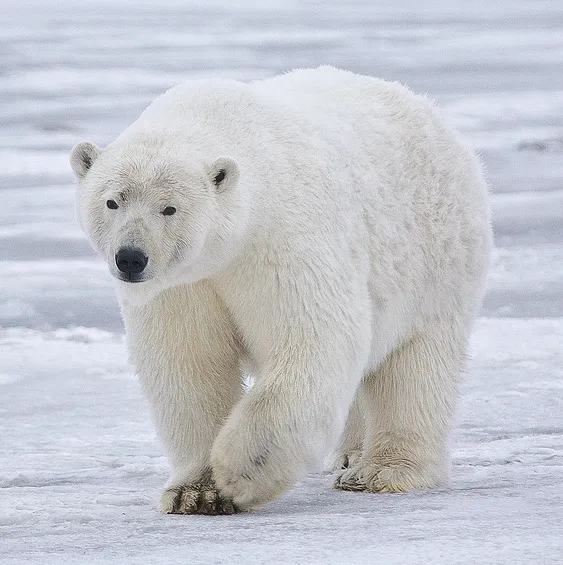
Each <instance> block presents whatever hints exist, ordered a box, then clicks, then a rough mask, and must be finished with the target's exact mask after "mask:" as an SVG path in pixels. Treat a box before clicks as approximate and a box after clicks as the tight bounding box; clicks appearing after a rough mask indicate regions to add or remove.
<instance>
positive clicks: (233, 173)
mask: <svg viewBox="0 0 563 565" xmlns="http://www.w3.org/2000/svg"><path fill="white" fill-rule="evenodd" d="M207 174H208V175H209V179H210V180H211V183H212V184H213V186H215V188H216V190H217V192H225V191H226V190H228V189H229V188H231V187H233V186H235V184H236V183H237V181H238V178H239V169H238V164H237V162H236V161H235V160H234V159H231V158H230V157H219V158H218V159H216V160H215V161H214V162H213V163H212V164H211V165H210V166H209V167H208V168H207Z"/></svg>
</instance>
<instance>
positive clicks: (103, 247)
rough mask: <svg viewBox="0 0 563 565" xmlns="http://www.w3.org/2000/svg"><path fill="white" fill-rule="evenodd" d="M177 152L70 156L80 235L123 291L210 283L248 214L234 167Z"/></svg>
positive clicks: (89, 148)
mask: <svg viewBox="0 0 563 565" xmlns="http://www.w3.org/2000/svg"><path fill="white" fill-rule="evenodd" d="M182 149H183V148H182V147H181V146H180V147H178V146H177V145H175V146H174V147H171V146H168V145H166V144H165V143H163V142H162V141H160V140H158V139H154V140H147V139H143V140H139V141H136V142H132V141H130V140H129V141H128V142H122V143H114V144H112V145H110V146H108V147H107V148H106V149H105V150H102V149H100V148H99V147H97V146H96V145H94V144H92V143H88V142H83V143H79V144H78V145H76V146H75V147H74V148H73V150H72V152H71V155H70V163H71V166H72V169H73V171H74V173H75V175H76V177H77V179H78V181H79V186H78V193H77V214H78V218H79V221H80V223H81V225H82V228H83V229H84V231H85V233H86V235H87V236H88V238H89V239H90V242H91V243H92V245H93V246H94V248H95V249H96V250H97V251H98V252H99V253H101V254H102V255H103V256H104V257H105V259H106V260H107V262H108V265H109V269H110V271H111V273H112V275H113V276H115V277H116V278H117V279H118V280H119V281H121V283H123V285H120V286H123V287H127V288H129V289H130V290H131V291H132V290H133V289H132V287H133V286H135V287H136V289H135V290H136V291H137V290H140V287H143V288H144V289H147V290H148V289H149V288H151V289H153V288H154V289H158V290H161V289H164V288H167V287H170V286H176V285H178V284H183V283H189V282H196V281H197V280H201V279H203V278H208V277H210V276H213V275H214V274H217V273H218V272H220V271H221V269H224V268H226V266H227V265H228V264H229V263H230V261H231V260H232V259H233V256H234V255H235V254H236V251H237V248H238V246H239V243H240V242H241V241H242V238H243V235H244V226H245V224H246V222H245V219H246V217H247V215H248V210H247V209H246V208H247V206H245V205H244V198H240V194H239V192H240V191H239V190H238V188H239V187H238V184H239V167H238V165H237V163H236V161H235V160H234V159H232V158H229V157H217V158H212V159H206V158H204V157H202V156H201V155H200V156H197V155H196V154H194V153H193V148H189V149H188V148H186V151H185V152H184V151H182ZM131 283H142V284H139V285H133V284H131ZM151 294H152V292H151Z"/></svg>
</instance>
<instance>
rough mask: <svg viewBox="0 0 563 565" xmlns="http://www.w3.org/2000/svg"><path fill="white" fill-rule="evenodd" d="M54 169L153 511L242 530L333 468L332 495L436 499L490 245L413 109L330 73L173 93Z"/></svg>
mask: <svg viewBox="0 0 563 565" xmlns="http://www.w3.org/2000/svg"><path fill="white" fill-rule="evenodd" d="M70 160H71V165H72V168H73V170H74V172H75V174H76V176H77V178H78V181H79V183H78V184H79V186H78V196H77V209H78V216H79V219H80V222H81V225H82V226H83V229H84V230H85V232H86V234H87V236H88V238H89V239H90V241H91V242H92V244H93V245H94V247H95V248H96V249H97V250H98V251H99V252H100V253H101V254H102V255H103V256H104V257H105V259H106V260H107V262H108V265H109V269H110V271H111V273H112V274H113V275H114V276H115V278H116V279H117V295H118V299H119V302H120V307H121V311H122V315H123V319H124V323H125V328H126V334H127V342H128V348H129V352H130V357H131V360H132V362H133V364H134V366H135V368H136V371H137V372H138V375H139V378H140V382H141V386H142V389H143V391H144V393H145V394H146V396H147V397H148V400H149V403H150V406H151V410H152V416H153V419H154V422H155V424H156V427H157V431H158V434H159V436H160V438H161V439H162V442H163V444H164V446H165V449H166V451H167V454H168V456H169V459H170V463H171V466H172V470H173V471H172V475H171V477H170V480H169V482H168V484H167V485H166V487H165V490H164V494H163V495H162V498H161V509H162V511H164V512H167V513H179V514H194V513H201V514H230V513H233V512H236V511H241V510H248V509H250V508H252V507H256V506H258V505H260V504H263V503H265V502H267V501H270V500H272V499H274V498H275V497H277V496H279V495H280V494H281V493H283V492H284V491H286V490H287V489H288V488H290V487H291V486H292V485H293V484H294V483H295V481H296V480H298V479H299V478H300V477H301V476H302V475H303V474H304V473H305V472H306V471H307V470H308V469H310V468H311V466H312V465H313V464H314V463H315V462H316V461H319V460H320V459H321V458H322V457H323V456H324V455H326V453H327V452H329V451H330V449H331V448H336V457H335V460H336V464H335V465H336V467H337V468H338V476H337V478H336V483H335V486H336V487H337V488H339V489H345V490H354V491H367V492H389V493H391V492H403V491H409V490H411V489H419V488H425V487H435V486H437V485H440V484H442V483H443V482H444V481H445V480H446V478H447V474H448V457H447V451H448V450H447V442H448V433H449V430H450V428H451V425H452V419H453V416H454V408H455V404H456V396H457V392H458V381H459V375H460V369H461V368H462V366H463V361H464V357H465V355H466V351H467V341H468V335H469V332H470V329H471V325H472V322H473V320H474V317H475V314H476V310H477V308H478V306H479V303H480V300H481V297H482V294H483V286H484V279H485V274H486V271H487V268H488V262H489V255H490V248H491V228H490V218H489V207H488V203H487V200H488V198H487V188H486V183H485V181H484V180H483V176H482V172H481V168H480V165H479V163H478V161H477V159H476V157H475V156H474V155H473V153H472V152H471V151H470V150H469V149H468V147H467V146H466V145H465V144H464V143H463V142H462V141H461V140H460V138H459V137H458V135H457V134H456V133H454V132H453V131H452V129H451V128H450V127H449V126H448V125H446V123H445V121H444V119H443V118H442V117H440V115H439V113H438V111H437V110H436V108H435V106H434V105H433V104H432V103H431V102H430V101H428V100H427V99H426V98H425V97H421V96H418V95H415V94H413V93H412V92H411V91H410V90H408V89H407V88H405V87H403V86H401V85H399V84H395V83H389V82H386V81H383V80H379V79H375V78H371V77H366V76H359V75H356V74H353V73H351V72H348V71H343V70H338V69H335V68H332V67H320V68H318V69H305V70H297V71H293V72H290V73H287V74H284V75H282V76H278V77H275V78H270V79H267V80H261V81H256V82H252V83H250V84H245V83H241V82H237V81H231V80H219V79H212V80H191V81H188V82H186V83H185V84H181V85H179V86H176V87H174V88H172V89H171V90H169V91H168V92H166V93H165V94H163V95H162V96H160V97H159V98H157V99H156V100H155V101H154V102H153V103H152V104H151V105H150V106H149V107H148V108H147V109H146V110H145V111H144V112H143V114H142V115H141V116H140V118H139V119H138V120H137V121H136V122H134V123H133V124H132V125H131V126H130V127H129V128H128V129H126V130H125V132H124V133H122V134H121V135H120V136H119V137H118V138H117V139H116V140H115V141H114V142H113V143H111V144H110V145H108V146H107V147H106V148H105V149H104V150H101V149H100V148H98V147H97V146H96V145H94V144H91V143H86V142H84V143H80V144H78V145H77V146H76V147H74V149H73V150H72V153H71V158H70ZM248 367H250V370H251V372H252V374H253V375H255V376H256V382H255V384H254V386H253V387H252V388H251V389H250V390H247V391H245V390H244V379H243V377H244V373H245V368H248Z"/></svg>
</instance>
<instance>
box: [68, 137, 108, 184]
mask: <svg viewBox="0 0 563 565" xmlns="http://www.w3.org/2000/svg"><path fill="white" fill-rule="evenodd" d="M101 152H102V150H101V149H100V148H99V147H98V146H97V145H94V144H93V143H89V142H87V141H84V142H82V143H79V144H78V145H75V146H74V147H73V148H72V151H71V152H70V166H71V167H72V170H73V171H74V174H75V175H76V176H77V177H78V178H79V179H83V178H84V177H85V176H86V173H87V172H88V171H89V170H90V167H91V166H92V165H93V164H94V161H95V160H96V159H97V158H98V157H99V156H100V153H101Z"/></svg>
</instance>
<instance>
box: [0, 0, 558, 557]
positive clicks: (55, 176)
mask: <svg viewBox="0 0 563 565" xmlns="http://www.w3.org/2000/svg"><path fill="white" fill-rule="evenodd" d="M2 8H3V9H2V11H0V54H1V55H0V77H1V79H0V104H1V107H2V112H1V113H0V273H1V278H0V438H1V439H0V563H1V564H2V565H4V564H19V563H22V564H24V563H32V562H33V563H37V562H38V563H42V564H47V565H49V564H60V563H62V562H65V563H68V564H69V565H70V564H75V563H76V564H78V563H80V564H83V563H84V562H88V563H91V564H92V565H95V564H98V563H99V564H102V563H104V564H106V563H115V564H122V563H127V564H137V563H138V564H151V565H152V564H159V563H170V562H172V561H178V560H179V559H180V560H182V561H184V562H187V563H190V564H191V563H193V564H200V563H201V564H203V563H211V564H222V563H225V564H226V563H229V564H232V563H235V564H238V563H240V564H244V565H247V564H248V565H253V564H257V563H287V564H307V565H309V564H314V565H316V564H351V565H362V564H364V563H365V564H370V565H371V564H373V563H384V564H391V565H395V564H397V565H399V564H407V563H408V564H413V563H417V564H419V563H420V564H426V563H428V564H432V565H440V564H444V565H450V564H468V565H469V564H475V563H479V564H494V565H501V564H505V563H506V564H511V565H518V564H522V565H524V564H526V565H527V564H529V563H541V564H542V565H544V564H545V565H549V564H559V563H563V534H562V533H561V532H562V529H561V526H560V525H559V522H560V519H561V516H562V515H563V479H562V477H563V420H562V414H563V348H562V347H561V345H562V343H563V285H562V281H563V186H562V179H563V159H562V154H563V112H562V110H563V72H562V71H563V69H562V65H561V61H562V56H563V39H562V38H563V6H562V5H561V2H560V1H559V0H537V1H534V2H519V1H517V0H503V1H499V2H487V1H485V0H466V1H463V2H462V1H461V0H455V1H454V0H452V1H448V0H437V1H436V2H432V3H413V2H409V1H408V0H398V1H397V2H390V1H384V0H376V1H370V0H355V1H354V2H350V1H344V0H327V1H325V2H323V3H314V2H297V1H295V2H282V0H267V1H264V0H261V1H260V2H257V1H247V0H245V1H241V2H237V3H233V2H232V0H229V1H227V0H214V1H212V2H203V1H199V2H197V1H193V0H190V1H179V0H175V1H173V0H163V1H161V2H158V3H153V2H148V1H140V2H135V1H133V0H119V1H110V0H87V1H85V2H81V3H79V4H76V3H75V2H74V1H71V0H59V1H55V0H44V1H41V2H40V1H39V0H30V1H29V2H26V3H18V2H10V1H9V0H8V1H6V2H4V5H3V6H2ZM30 14H32V16H31V15H30ZM320 63H331V64H336V65H340V66H343V67H346V68H349V69H351V70H354V71H357V72H366V73H370V74H376V75H379V76H382V77H384V78H389V79H393V80H401V81H403V82H406V83H407V84H410V85H411V86H412V87H413V88H415V89H416V90H419V91H425V92H428V93H429V94H430V95H431V96H433V97H435V98H437V100H438V101H439V103H440V104H441V106H442V107H443V108H444V109H445V111H446V113H447V114H448V116H449V117H450V119H451V121H452V122H453V123H454V124H455V125H456V126H457V127H458V128H459V129H460V130H461V131H462V132H463V134H464V135H465V136H466V137H467V139H468V140H469V141H470V142H471V143H472V144H473V146H474V147H475V148H476V149H477V150H478V151H479V152H480V153H481V155H482V156H483V159H484V161H485V164H486V167H487V170H488V176H489V179H490V181H491V186H492V190H493V193H494V194H493V199H492V203H493V210H494V228H495V240H496V244H497V250H496V252H495V259H494V265H493V268H492V270H491V274H490V277H489V290H488V293H487V296H486V297H485V302H484V305H483V309H482V312H481V318H480V319H479V321H478V324H477V327H476V330H475V334H474V337H473V340H472V357H471V360H470V364H469V367H468V370H467V374H466V375H465V378H464V383H463V387H462V395H461V401H460V407H459V414H458V424H457V426H456V430H455V432H454V434H453V437H452V458H453V467H452V478H451V483H450V485H448V486H447V487H444V488H442V489H439V490H436V491H427V492H416V493H409V494H405V495H366V494H358V493H347V492H340V491H335V490H333V489H331V488H330V484H331V480H332V477H330V476H329V475H325V474H323V473H320V472H317V473H311V474H310V475H309V476H308V477H306V478H305V479H304V480H303V481H302V482H300V483H299V484H298V485H297V486H296V487H295V489H293V490H292V491H291V492H289V493H287V494H286V495H284V496H283V497H282V498H281V499H280V500H278V501H275V502H272V503H270V504H268V505H266V506H265V507H264V508H262V509H260V510H257V511H255V512H253V513H251V514H246V515H238V516H234V517H200V516H190V517H185V516H162V515H160V514H158V513H157V512H156V510H155V500H156V498H157V497H158V493H159V490H160V488H161V486H162V484H163V483H164V481H165V480H166V477H167V472H168V467H167V462H166V459H165V457H164V455H163V451H162V449H161V447H160V446H159V444H158V442H157V441H156V439H155V436H154V430H153V427H152V425H151V423H150V420H149V417H148V409H147V405H146V403H145V401H144V399H143V398H142V396H141V395H140V391H139V387H138V383H137V381H136V379H135V377H134V375H133V373H132V369H131V367H130V366H129V365H128V364H127V355H126V352H125V346H124V338H123V328H122V324H121V321H120V318H119V311H118V308H117V304H116V302H115V299H114V297H113V291H112V281H111V279H110V276H109V274H108V273H107V268H106V266H105V265H104V264H103V263H102V262H101V261H100V260H99V259H97V258H96V257H95V256H94V254H93V252H92V251H91V249H90V247H89V246H88V244H87V242H86V241H85V239H84V237H83V235H82V233H81V231H80V227H79V226H78V225H77V223H76V221H75V220H74V217H73V206H74V202H73V201H74V187H73V185H72V177H71V173H70V168H69V166H68V160H67V154H68V150H69V148H70V147H71V146H72V144H73V143H75V142H77V141H80V140H83V139H92V140H94V141H96V142H98V143H100V144H104V143H107V142H108V141H109V140H111V139H112V137H113V136H115V135H116V134H117V133H119V132H120V131H121V130H122V129H123V128H124V127H125V125H127V124H128V123H129V122H131V121H132V120H133V119H134V118H135V117H136V115H138V113H139V112H140V110H141V109H142V108H143V106H144V105H146V104H147V103H148V102H149V101H150V100H151V99H152V98H153V97H154V96H156V95H157V94H158V93H159V92H161V91H162V90H163V89H165V88H167V87H168V86H171V85H172V84H174V83H176V82H178V81H180V80H182V79H184V78H187V77H193V76H216V75H222V76H229V77H233V78H239V79H244V80H249V79H253V78H259V77H262V76H267V75H271V74H275V73H277V72H280V71H283V70H286V69H289V68H292V67H297V66H304V65H307V66H313V65H317V64H320Z"/></svg>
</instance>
